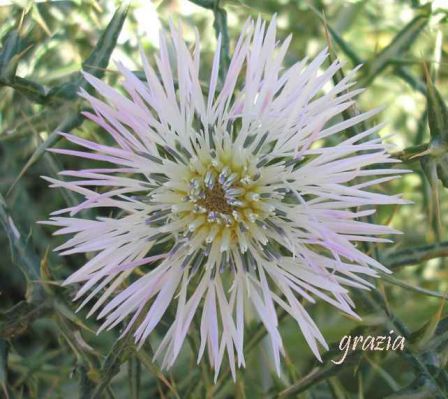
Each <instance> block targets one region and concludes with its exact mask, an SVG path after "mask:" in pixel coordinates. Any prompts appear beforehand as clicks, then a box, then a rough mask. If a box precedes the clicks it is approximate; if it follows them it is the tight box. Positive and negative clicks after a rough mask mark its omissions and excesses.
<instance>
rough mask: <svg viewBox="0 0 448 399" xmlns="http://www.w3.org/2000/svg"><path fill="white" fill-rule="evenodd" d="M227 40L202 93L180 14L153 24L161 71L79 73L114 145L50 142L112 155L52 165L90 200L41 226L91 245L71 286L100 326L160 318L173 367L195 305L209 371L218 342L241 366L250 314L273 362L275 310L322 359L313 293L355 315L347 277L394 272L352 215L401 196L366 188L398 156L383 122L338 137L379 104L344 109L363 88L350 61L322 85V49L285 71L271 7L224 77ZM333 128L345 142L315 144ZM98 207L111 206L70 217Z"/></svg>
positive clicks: (74, 244)
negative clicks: (79, 164) (119, 85)
mask: <svg viewBox="0 0 448 399" xmlns="http://www.w3.org/2000/svg"><path fill="white" fill-rule="evenodd" d="M220 41H221V40H220V39H218V46H217V50H216V53H215V55H214V60H213V65H212V70H211V75H210V81H209V82H208V87H207V88H208V91H205V90H204V89H203V87H202V86H201V83H200V80H199V65H200V46H199V38H198V36H197V38H196V42H195V45H194V47H193V50H190V49H189V48H188V47H187V45H186V44H185V42H184V41H183V39H182V33H181V31H180V29H178V28H176V27H174V26H173V25H171V27H170V32H169V33H163V32H162V33H161V36H160V52H159V54H158V56H157V57H156V59H155V63H156V65H157V69H154V68H153V67H152V66H151V65H150V63H149V62H148V61H147V59H146V58H145V56H144V55H142V61H143V67H144V73H145V80H140V79H139V78H138V77H137V76H136V75H135V74H133V73H132V72H130V71H129V70H127V69H126V68H125V67H124V66H123V65H121V64H118V65H117V67H118V69H119V71H120V73H121V74H122V76H123V77H124V81H123V88H124V89H125V90H126V92H127V93H126V95H123V94H120V93H119V92H117V91H116V90H114V89H112V88H111V87H110V86H108V85H106V84H105V83H103V82H102V81H100V80H99V79H97V78H95V77H93V76H91V75H89V74H85V78H86V79H87V81H88V82H89V83H90V84H91V85H92V86H93V87H94V88H95V89H96V90H97V92H98V93H99V94H101V96H102V97H103V98H104V100H100V99H98V98H95V97H93V96H91V95H90V94H88V93H87V92H86V91H82V93H81V96H82V97H84V98H85V99H86V100H87V101H88V102H89V103H90V105H91V107H92V109H93V112H92V113H90V112H86V113H85V115H86V117H87V118H89V119H91V120H92V121H94V122H95V123H97V124H98V125H99V126H100V127H102V128H103V129H104V130H105V131H107V132H108V133H109V134H110V135H111V136H112V138H113V140H114V141H115V144H116V145H114V146H108V145H103V144H98V143H95V142H92V141H88V140H85V139H83V138H79V137H76V136H74V135H70V134H63V133H62V134H63V136H64V137H66V138H67V139H68V140H69V141H71V142H73V143H75V144H77V145H80V146H82V147H84V148H85V149H86V151H75V150H68V149H54V150H52V151H53V152H57V153H61V154H67V155H72V156H77V157H83V158H88V159H91V160H95V161H103V162H104V163H106V164H108V165H106V166H102V167H100V168H94V169H87V170H81V171H64V172H61V174H62V175H64V176H69V177H71V178H73V179H72V180H71V181H65V180H64V181H59V180H55V179H51V178H47V180H49V181H50V182H51V183H52V185H53V186H55V187H64V188H66V189H68V190H71V191H74V192H76V193H78V194H80V195H81V196H83V197H84V200H83V201H82V202H81V203H80V204H79V205H77V206H75V207H71V208H67V209H63V210H61V211H57V212H55V213H54V214H53V217H52V218H51V221H49V222H47V223H48V224H52V225H56V226H59V227H60V230H58V231H57V234H72V235H73V237H72V238H70V239H69V240H68V241H67V242H66V243H65V244H63V245H61V246H60V247H58V248H57V250H58V251H61V254H62V255H69V254H75V253H91V254H92V256H91V257H90V258H89V260H88V262H87V263H86V264H85V265H84V266H83V267H81V268H80V269H79V270H77V271H76V272H75V273H73V274H72V275H71V276H70V277H69V278H68V279H67V280H66V283H67V284H69V283H70V284H72V283H81V284H82V286H81V288H80V289H79V291H78V294H77V296H76V299H77V298H80V297H84V296H85V299H84V302H83V303H82V305H81V306H84V305H85V304H86V303H88V302H93V301H95V304H94V305H93V307H92V309H91V312H90V314H92V313H94V312H97V311H98V318H99V319H100V320H102V321H103V324H102V326H101V328H100V330H103V329H110V328H112V327H114V326H116V325H119V324H121V323H122V322H125V325H126V326H127V327H126V329H125V330H124V332H123V334H126V333H127V332H129V331H130V330H131V328H132V333H133V334H134V336H135V340H136V342H137V343H138V344H139V345H142V344H143V343H144V341H145V340H146V339H147V337H148V336H149V334H151V332H152V331H153V330H154V329H155V327H156V326H157V325H158V323H159V322H160V321H161V319H162V318H163V317H165V318H166V319H167V320H168V321H169V323H170V327H169V330H168V332H167V333H166V335H165V336H164V338H163V340H162V342H161V344H160V346H159V348H158V351H157V353H156V357H157V358H159V359H160V360H161V362H162V365H163V366H164V367H170V366H172V365H173V363H174V362H175V360H176V357H177V356H178V355H179V352H180V350H181V348H182V344H183V342H184V340H185V337H186V335H187V334H188V332H189V329H190V327H191V325H192V320H193V318H194V317H195V315H197V314H199V315H198V318H200V321H199V325H200V337H201V344H200V349H199V353H198V361H199V360H200V359H201V358H202V356H203V354H204V351H205V350H206V349H207V352H208V355H209V359H210V362H211V364H212V366H213V367H214V369H215V376H217V375H218V373H219V370H220V367H221V364H222V361H223V357H224V355H225V354H226V356H227V357H228V360H229V364H230V368H231V371H232V374H233V376H235V364H237V365H238V366H244V363H245V361H244V351H243V343H244V325H245V320H247V318H248V316H249V313H250V314H251V318H252V319H253V318H254V317H255V318H257V319H258V320H260V321H261V322H262V323H263V325H264V327H265V328H266V330H267V333H268V336H269V338H270V343H271V345H272V353H273V357H274V363H275V366H276V369H277V372H280V354H281V353H282V352H283V345H282V338H281V335H280V332H279V326H278V318H277V310H279V309H283V311H285V312H287V313H288V314H289V315H290V316H291V317H292V318H294V319H295V320H296V321H297V324H298V326H299V328H300V330H301V331H302V333H303V335H304V337H305V339H306V341H307V343H308V345H309V346H310V348H311V350H312V352H313V353H314V354H315V356H316V357H317V358H319V359H320V355H319V348H318V344H320V345H322V346H323V347H324V348H327V344H326V342H325V340H324V338H323V336H322V335H321V333H320V332H319V329H318V328H317V326H316V324H315V323H314V322H313V320H312V319H311V317H310V316H309V315H308V313H307V311H306V310H305V305H304V304H305V303H314V302H315V299H316V298H320V299H322V300H324V301H326V302H328V303H330V304H331V305H333V306H334V307H336V308H338V309H340V310H341V311H343V312H345V313H346V314H349V315H351V316H353V317H357V316H356V314H355V313H354V311H353V310H352V308H353V302H352V301H351V300H350V298H349V296H348V291H347V288H348V287H357V288H368V287H369V286H370V284H369V283H368V282H367V281H366V280H365V278H366V276H375V275H376V274H377V271H378V270H381V271H387V269H385V268H384V267H383V266H382V265H381V264H380V263H378V262H377V261H376V260H374V259H372V258H371V257H369V256H368V255H366V254H365V253H363V252H362V251H361V250H360V249H359V246H358V245H359V244H358V243H360V242H363V241H364V242H365V241H367V242H384V241H387V240H385V239H384V238H379V237H378V235H382V234H390V233H396V231H394V230H392V229H391V228H389V227H387V226H380V225H375V224H370V223H366V222H364V221H360V220H359V219H360V218H362V217H366V216H368V215H371V214H372V213H374V207H375V206H376V205H379V204H400V203H405V201H404V200H402V199H400V197H399V196H389V195H386V194H382V193H378V192H374V191H371V190H369V189H371V186H373V185H375V184H378V183H382V182H386V181H389V180H391V179H393V178H394V177H396V176H397V175H399V174H400V173H402V172H403V171H402V170H399V169H391V168H388V167H387V165H388V164H391V163H394V162H396V161H395V160H393V159H391V158H390V156H389V155H388V154H387V152H386V149H385V147H384V145H383V144H382V142H381V140H380V139H379V137H378V135H377V134H376V132H377V131H378V130H379V126H376V127H373V128H370V129H368V130H365V131H362V132H360V133H358V134H356V135H353V136H352V137H350V138H345V139H344V138H343V135H342V133H343V132H344V131H345V130H346V129H349V128H351V127H354V126H359V124H360V123H362V122H364V121H366V120H367V119H369V118H370V117H372V116H373V115H375V114H376V113H377V112H378V110H374V111H369V112H365V113H361V114H359V115H357V116H354V117H352V118H350V119H346V120H344V119H342V118H341V117H340V115H341V113H342V112H343V111H344V110H347V109H348V108H349V107H350V106H352V105H353V98H354V97H355V96H356V95H357V94H359V93H360V90H353V91H349V88H350V87H351V86H352V85H353V84H354V83H353V82H352V77H353V75H354V72H355V71H352V72H351V73H349V74H348V75H347V76H346V77H345V78H344V79H342V80H341V81H339V83H337V84H336V85H334V86H333V87H331V88H330V89H328V85H329V83H330V82H331V80H332V77H333V76H334V75H335V73H337V72H338V71H339V70H340V68H341V63H340V62H339V61H335V62H333V63H332V64H331V66H330V67H328V69H326V70H324V71H323V72H321V69H322V66H323V64H324V62H325V61H326V59H327V58H328V52H327V50H324V51H322V52H321V53H320V54H319V55H318V56H317V57H316V58H315V59H314V60H312V61H310V62H308V61H307V60H303V61H300V62H298V63H296V64H294V65H293V66H291V67H289V68H285V67H284V66H283V60H284V57H285V53H286V51H287V48H288V45H289V43H290V37H288V38H287V39H286V40H285V41H283V42H278V41H277V40H276V23H275V18H273V19H272V22H271V23H270V24H269V25H268V26H266V25H265V23H264V22H263V21H262V20H260V19H258V20H257V21H256V22H253V21H252V20H248V21H247V23H246V24H245V25H244V27H243V29H242V33H241V36H240V37H239V39H238V42H237V43H236V46H235V48H234V51H233V56H232V57H231V61H230V65H229V68H228V72H227V74H226V76H225V79H224V81H223V83H222V85H219V79H218V76H219V59H220V50H219V49H220ZM170 54H171V55H172V54H174V56H171V57H170ZM324 86H325V88H326V89H327V90H324ZM359 130H362V129H359ZM330 136H331V137H330ZM326 138H331V141H332V142H333V143H334V142H337V143H338V144H335V145H332V146H326V147H324V146H322V144H321V145H320V146H319V145H317V144H319V143H323V142H324V141H323V140H322V139H326ZM375 165H376V166H375ZM95 187H96V188H97V190H95ZM101 207H106V208H109V209H110V208H114V209H115V210H116V211H117V212H116V213H115V215H114V216H111V217H97V218H96V219H95V220H88V219H85V218H81V217H75V215H77V214H78V213H79V212H80V211H82V210H86V209H89V208H101ZM63 214H68V216H59V215H63ZM137 269H139V271H140V272H139V273H138V274H137V273H136V271H137ZM171 303H172V305H171V307H170V304H171ZM168 309H171V310H168ZM168 314H170V316H169V317H167V315H168Z"/></svg>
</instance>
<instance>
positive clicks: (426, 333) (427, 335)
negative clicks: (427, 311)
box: [411, 296, 446, 349]
mask: <svg viewBox="0 0 448 399" xmlns="http://www.w3.org/2000/svg"><path fill="white" fill-rule="evenodd" d="M445 301H446V296H444V297H443V299H442V301H440V306H439V308H438V309H437V311H436V313H435V314H434V315H433V316H432V317H431V319H430V320H429V321H428V322H427V323H425V325H424V326H423V327H422V328H421V329H420V330H418V331H416V333H414V334H412V336H411V341H413V342H415V343H416V346H417V348H419V349H423V348H424V347H425V346H426V345H427V344H428V342H429V341H430V340H431V339H432V338H433V337H434V334H435V333H436V330H437V326H438V325H439V322H440V319H441V318H442V313H443V309H444V307H445Z"/></svg>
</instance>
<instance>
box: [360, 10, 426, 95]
mask: <svg viewBox="0 0 448 399" xmlns="http://www.w3.org/2000/svg"><path fill="white" fill-rule="evenodd" d="M429 15H430V14H429V13H428V10H427V9H425V10H424V12H422V13H421V14H420V15H417V16H416V17H415V18H414V19H413V20H412V21H411V22H409V23H408V24H407V25H406V26H405V27H404V28H403V29H402V30H401V31H400V32H399V33H398V34H397V35H396V36H395V37H394V39H393V40H392V41H391V42H390V43H389V45H388V46H387V47H386V48H384V49H383V50H382V51H381V52H380V53H379V54H378V55H376V56H375V57H374V58H373V59H372V60H371V61H369V62H368V63H367V64H366V69H367V75H366V76H365V78H364V79H363V80H362V81H361V82H360V87H366V86H368V85H369V84H370V83H371V82H372V81H373V80H374V79H375V78H376V77H377V76H378V75H379V73H380V72H381V71H382V70H383V69H384V68H385V67H386V66H387V65H388V64H389V63H390V62H391V61H392V60H393V59H395V58H398V57H400V55H402V54H403V53H404V52H405V51H406V50H407V49H408V48H409V46H410V45H411V44H412V43H413V42H414V41H415V39H416V38H417V36H418V35H419V34H420V32H421V31H422V30H423V28H424V27H425V26H426V24H427V23H428V18H429Z"/></svg>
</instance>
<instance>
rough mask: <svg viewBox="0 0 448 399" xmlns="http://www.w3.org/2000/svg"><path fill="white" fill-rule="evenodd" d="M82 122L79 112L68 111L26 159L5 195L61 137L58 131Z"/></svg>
mask: <svg viewBox="0 0 448 399" xmlns="http://www.w3.org/2000/svg"><path fill="white" fill-rule="evenodd" d="M82 122H83V117H82V115H81V113H80V112H77V111H74V110H72V111H70V112H69V115H68V116H67V117H66V118H65V119H64V120H63V121H62V122H61V124H60V125H59V126H58V127H57V128H56V129H55V130H54V131H53V132H52V133H51V134H50V135H49V136H48V138H47V139H46V140H45V141H44V142H42V143H41V144H40V145H39V146H38V147H37V148H36V150H35V151H34V153H33V154H32V155H31V157H30V159H29V160H28V161H27V163H26V164H25V166H24V167H23V168H22V170H21V171H20V173H19V175H18V176H17V178H16V179H15V180H14V182H13V183H12V185H11V187H10V188H9V190H8V193H7V194H6V195H7V196H8V195H9V194H10V193H11V191H12V190H13V189H14V187H15V186H16V184H17V182H18V181H19V180H20V179H21V178H22V176H23V175H24V174H25V173H26V172H27V170H28V169H29V168H30V167H31V166H33V165H34V164H35V163H36V162H37V161H38V160H39V159H40V158H41V156H42V155H43V154H44V153H45V151H46V150H47V148H50V147H52V146H53V145H54V144H56V142H57V141H58V140H59V139H60V138H61V136H60V135H59V132H66V133H68V132H70V131H71V130H73V129H75V128H76V127H78V126H80V125H81V124H82Z"/></svg>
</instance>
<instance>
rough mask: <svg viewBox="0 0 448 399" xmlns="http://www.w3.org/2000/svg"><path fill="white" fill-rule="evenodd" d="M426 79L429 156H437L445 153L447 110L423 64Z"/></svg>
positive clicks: (447, 144) (447, 129) (447, 134)
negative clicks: (429, 138) (429, 141)
mask: <svg viewBox="0 0 448 399" xmlns="http://www.w3.org/2000/svg"><path fill="white" fill-rule="evenodd" d="M423 66H424V71H425V77H426V101H427V102H428V125H429V132H430V133H431V147H432V148H431V155H433V156H437V155H438V154H437V152H439V151H440V152H441V153H442V154H443V153H445V152H446V151H447V148H446V147H447V146H448V109H447V107H446V104H445V101H443V99H442V96H441V95H440V93H439V91H438V90H437V88H436V87H435V86H434V84H433V82H432V80H431V76H430V74H429V71H428V68H427V67H426V65H425V64H424V65H423Z"/></svg>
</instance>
